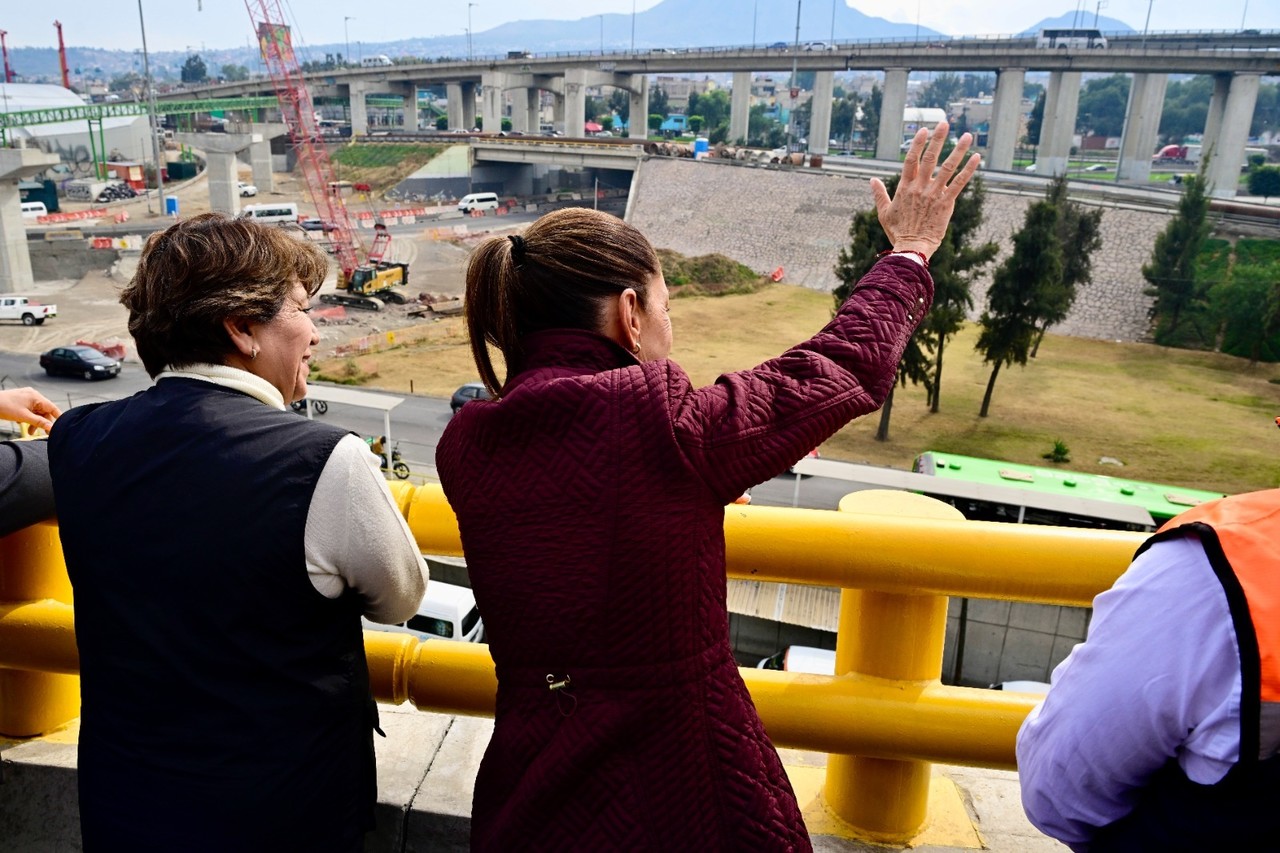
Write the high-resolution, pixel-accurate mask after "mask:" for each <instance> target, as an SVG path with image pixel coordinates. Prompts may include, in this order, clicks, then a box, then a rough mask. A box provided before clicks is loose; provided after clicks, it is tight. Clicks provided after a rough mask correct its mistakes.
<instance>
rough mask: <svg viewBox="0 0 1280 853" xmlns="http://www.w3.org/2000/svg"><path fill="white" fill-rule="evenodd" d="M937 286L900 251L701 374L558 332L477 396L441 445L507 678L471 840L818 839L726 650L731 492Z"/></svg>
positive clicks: (777, 459) (680, 843)
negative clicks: (753, 350) (781, 331)
mask: <svg viewBox="0 0 1280 853" xmlns="http://www.w3.org/2000/svg"><path fill="white" fill-rule="evenodd" d="M932 295H933V284H932V280H931V279H930V278H929V276H928V273H926V272H925V270H924V268H923V267H921V266H920V265H918V264H916V263H915V262H914V261H911V260H909V259H907V258H903V257H890V258H887V259H885V260H882V261H880V262H879V263H878V264H877V265H876V266H875V268H874V269H872V270H871V271H870V272H869V273H868V274H867V276H866V277H865V278H864V279H863V280H862V281H861V282H860V283H859V285H858V288H857V290H856V291H855V292H854V293H853V295H852V296H851V297H850V298H849V299H848V300H847V301H846V302H845V304H844V306H843V307H842V308H841V309H840V311H839V313H838V315H837V316H836V317H835V319H833V320H832V321H831V323H830V324H829V325H828V326H827V327H826V328H825V329H823V330H822V332H820V333H819V334H818V335H817V336H815V337H814V338H812V339H811V340H809V341H806V342H805V343H803V344H801V345H800V346H797V347H794V348H792V349H791V350H788V351H787V352H786V353H784V354H783V355H782V356H781V357H779V358H775V359H773V360H771V361H767V362H765V363H764V364H762V365H760V366H759V367H756V368H754V369H752V370H745V371H742V372H740V373H732V374H728V375H726V376H722V377H720V379H719V380H718V381H717V382H716V383H715V384H714V385H712V386H710V387H706V388H694V387H692V386H691V385H690V382H689V378H688V377H687V376H686V375H685V373H684V372H683V371H682V370H681V369H680V368H679V367H678V366H677V365H676V364H674V363H673V362H671V361H653V362H647V363H644V364H639V363H637V362H636V360H635V358H634V357H633V356H632V355H631V354H630V353H628V352H627V351H626V350H625V349H623V348H622V347H619V346H617V345H616V344H614V343H613V342H612V341H610V340H608V339H606V338H604V337H601V336H600V335H596V334H592V333H589V332H583V331H574V330H553V331H545V332H539V333H536V334H534V335H531V336H530V337H529V338H528V339H527V340H526V341H525V350H526V358H525V361H524V363H523V364H522V365H520V366H519V367H518V369H517V370H515V371H514V372H513V376H512V378H511V379H510V381H509V382H508V383H507V385H506V387H505V388H504V389H503V393H502V398H501V400H499V401H492V402H485V401H477V402H472V403H468V404H467V405H466V406H465V407H463V408H462V410H461V411H460V412H459V413H458V415H457V416H456V417H455V418H454V419H453V421H452V422H451V423H450V424H449V426H448V428H447V429H446V430H445V432H444V436H443V438H442V439H441V441H440V444H439V447H438V449H437V452H436V464H437V466H438V468H439V472H440V481H441V483H442V484H443V485H444V490H445V494H446V495H447V496H448V499H449V503H450V504H451V505H452V506H453V509H454V510H455V511H456V512H457V515H458V522H459V525H460V527H461V531H462V543H463V548H464V550H465V552H466V556H467V565H468V568H469V569H470V573H471V582H472V585H473V586H474V588H475V595H476V600H477V602H478V603H479V606H480V612H481V613H482V614H483V615H484V621H485V625H486V627H487V630H488V637H489V642H490V651H491V652H492V654H493V658H494V661H495V662H496V663H497V670H498V685H499V686H498V700H497V722H496V726H495V728H494V733H493V739H492V741H491V742H490V744H489V748H488V751H487V752H486V753H485V756H484V760H483V762H482V763H481V766H480V771H479V774H478V775H477V777H476V790H475V800H474V803H473V808H472V830H471V840H472V847H473V849H476V850H530V849H537V850H550V849H554V850H592V851H600V850H661V849H680V850H684V849H690V850H702V851H716V850H751V851H765V850H808V849H810V844H809V839H808V835H807V833H806V831H805V827H804V821H803V819H802V818H801V816H800V810H799V808H798V807H797V805H796V799H795V795H794V794H793V793H792V790H791V785H790V783H789V782H788V781H787V777H786V774H785V773H784V771H783V769H782V765H781V762H780V761H779V759H778V755H777V753H776V752H775V751H774V748H773V745H772V744H771V743H770V742H769V739H768V737H767V736H766V735H765V732H764V728H763V726H762V725H761V723H760V718H759V717H758V715H757V714H756V710H755V706H754V705H753V704H752V702H751V697H750V695H749V694H748V693H747V690H746V687H745V686H744V685H743V682H742V678H741V676H740V675H739V674H738V670H737V667H736V666H735V664H734V661H733V658H732V656H731V654H730V648H729V630H728V615H727V610H726V607H725V556H724V507H725V504H727V503H728V502H730V501H732V500H733V499H734V498H736V497H737V496H738V495H741V494H742V492H743V490H744V489H747V488H748V487H750V486H753V485H755V484H757V483H760V482H762V481H763V480H766V479H768V478H770V477H773V476H776V475H777V474H780V473H782V472H783V471H785V470H786V469H787V467H788V466H789V465H791V464H792V463H794V462H795V461H796V460H797V459H799V458H800V457H801V456H803V455H804V454H805V453H806V452H807V451H809V450H810V449H811V448H813V447H816V446H817V445H818V444H819V443H821V442H822V441H823V440H824V439H826V438H827V437H828V436H830V435H831V434H832V433H834V432H835V431H836V430H838V429H839V428H840V427H842V426H843V425H844V424H845V423H847V422H848V421H849V420H850V419H852V418H854V417H857V416H858V415H862V414H866V413H868V412H871V411H873V410H875V409H876V408H877V407H878V406H880V404H881V403H882V402H883V401H884V399H885V397H886V396H887V394H888V393H889V390H890V388H891V387H892V383H893V382H894V379H895V372H896V368H897V364H898V359H899V358H900V356H901V354H902V350H903V347H904V346H905V343H906V340H907V338H908V336H909V335H910V333H911V332H912V330H913V329H914V328H915V326H916V324H917V323H918V322H919V320H920V317H921V315H922V314H923V312H924V311H925V310H926V309H927V308H928V304H929V302H930V300H931V299H932ZM561 682H563V687H559V688H556V689H553V688H554V687H555V685H556V684H559V683H561Z"/></svg>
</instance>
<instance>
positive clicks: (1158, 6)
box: [0, 0, 1280, 50]
mask: <svg viewBox="0 0 1280 853" xmlns="http://www.w3.org/2000/svg"><path fill="white" fill-rule="evenodd" d="M800 2H805V3H806V4H808V3H816V4H820V5H825V4H827V3H828V2H830V0H800ZM835 2H845V0H835ZM753 3H758V4H760V6H763V5H764V4H767V3H774V4H779V5H782V6H784V7H786V8H788V9H791V8H794V4H793V3H792V0H724V6H725V7H727V8H728V7H732V6H739V7H741V8H742V9H743V10H744V12H749V11H750V10H751V8H752V4H753ZM137 5H138V4H137V3H136V2H126V3H119V2H116V3H104V2H103V0H49V2H47V3H43V2H28V0H0V29H4V30H7V31H8V36H7V40H8V44H9V46H10V47H56V46H57V36H56V33H55V31H54V28H53V21H54V20H55V19H57V20H60V21H62V25H63V38H64V39H65V40H66V42H67V44H68V45H75V46H83V47H106V48H117V49H122V50H134V49H136V48H140V47H141V46H142V39H141V35H140V29H139V26H138V19H137V14H136V9H137ZM253 5H254V6H255V7H256V6H257V5H258V4H257V3H256V2H254V3H253ZM282 5H283V6H284V8H285V9H286V10H292V17H293V23H294V24H295V29H297V30H298V31H299V32H300V35H301V37H302V43H304V44H315V45H320V44H341V43H342V42H343V41H344V40H349V41H350V42H352V43H355V42H359V41H378V42H381V41H394V40H396V39H398V38H407V37H410V36H441V35H444V36H459V35H462V34H463V33H464V31H465V30H466V27H467V13H468V8H469V7H470V9H469V11H470V13H471V28H472V31H473V32H474V33H481V32H484V31H485V30H488V29H491V28H492V27H495V26H497V25H499V24H503V23H507V22H509V21H517V20H530V19H551V20H577V19H580V18H586V17H593V16H595V15H597V14H600V13H611V12H612V13H617V14H623V15H630V14H631V13H632V11H633V10H634V11H635V12H637V13H638V12H643V11H645V10H646V9H649V8H652V7H653V6H656V5H657V2H655V0H476V2H473V3H469V2H468V0H430V2H426V3H409V2H405V0H285V2H284V3H283V4H282ZM849 5H851V6H853V7H854V8H856V9H858V10H859V11H860V12H862V13H863V14H865V15H872V16H876V17H881V18H886V19H888V20H890V21H895V22H898V23H913V24H914V23H917V22H918V23H920V24H921V25H923V26H926V27H932V28H933V29H936V30H938V31H940V32H944V33H948V34H950V35H977V34H988V33H990V34H996V33H1014V32H1018V31H1020V30H1023V29H1025V28H1026V27H1028V26H1030V25H1031V24H1034V23H1036V22H1037V21H1039V20H1041V19H1043V18H1045V17H1047V16H1049V15H1052V14H1058V13H1059V12H1070V11H1073V10H1075V9H1077V8H1078V9H1080V10H1081V11H1082V12H1083V13H1084V14H1083V17H1084V18H1087V19H1088V21H1090V22H1092V19H1093V13H1094V12H1095V10H1096V9H1097V7H1098V0H1057V2H1055V0H1048V2H1045V3H1030V2H1026V0H916V2H915V3H912V2H911V0H857V2H852V3H850V4H849ZM142 8H143V13H144V16H145V19H146V27H147V47H148V48H149V49H151V50H185V49H186V48H187V47H200V46H204V47H207V48H231V47H239V46H243V45H245V44H246V43H247V40H248V38H249V36H250V34H251V32H252V28H251V26H250V23H249V14H248V12H247V11H246V10H245V3H244V0H142ZM1101 8H1102V14H1103V15H1104V16H1109V17H1112V18H1117V19H1119V20H1121V21H1124V22H1125V23H1127V24H1129V25H1130V26H1131V27H1133V28H1134V29H1136V30H1141V29H1142V28H1143V24H1144V22H1145V20H1146V17H1147V12H1148V9H1150V13H1151V29H1152V30H1201V29H1204V30H1215V29H1216V30H1224V29H1239V28H1241V26H1242V24H1243V26H1244V27H1248V28H1252V29H1280V2H1277V0H1220V2H1206V0H1102V4H1101ZM346 18H350V20H345V19H346ZM917 19H918V20H917ZM344 25H345V27H346V32H344ZM530 48H531V49H536V46H535V45H530Z"/></svg>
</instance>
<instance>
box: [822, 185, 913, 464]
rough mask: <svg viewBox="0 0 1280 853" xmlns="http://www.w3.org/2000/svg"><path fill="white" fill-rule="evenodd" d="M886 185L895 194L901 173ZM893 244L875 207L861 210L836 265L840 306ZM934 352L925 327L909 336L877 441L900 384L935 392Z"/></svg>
mask: <svg viewBox="0 0 1280 853" xmlns="http://www.w3.org/2000/svg"><path fill="white" fill-rule="evenodd" d="M885 188H886V189H888V190H889V194H890V196H892V195H893V193H894V192H896V191H897V189H898V176H897V175H895V176H893V177H892V178H890V179H889V180H887V181H885ZM891 248H893V246H892V245H891V244H890V243H889V237H888V235H886V234H885V233H884V228H882V227H881V226H880V219H879V217H877V216H876V212H875V209H874V208H872V209H871V210H863V211H859V212H858V213H856V214H855V215H854V217H853V222H851V223H850V224H849V245H848V246H846V247H845V248H842V249H841V250H840V255H839V259H838V260H837V261H836V266H835V274H836V278H838V279H840V281H841V284H839V285H838V286H837V287H836V289H835V291H834V293H833V296H834V297H835V301H836V307H837V308H839V307H840V305H841V304H842V303H843V302H844V301H845V300H846V299H848V298H849V294H850V293H852V292H853V287H854V285H855V284H856V283H857V282H858V280H859V279H861V278H862V277H863V276H864V275H866V274H867V271H868V270H870V269H871V267H873V266H875V263H876V260H878V259H879V256H880V253H881V252H883V251H884V250H885V249H891ZM931 352H932V341H931V340H930V339H929V336H928V334H927V333H925V332H924V331H923V329H922V328H921V329H916V331H915V334H913V335H912V336H911V337H910V338H909V339H908V340H907V347H906V349H904V350H903V351H902V359H901V360H900V361H899V362H898V375H897V381H896V382H895V383H894V387H893V388H892V389H890V391H889V396H888V397H886V398H885V401H884V405H883V406H881V407H880V423H879V425H878V426H877V427H876V441H888V440H889V419H890V417H892V415H893V396H894V391H896V390H897V387H898V385H901V386H902V387H903V388H905V387H907V383H911V384H912V385H920V384H923V385H924V387H925V391H926V393H930V394H931V393H932V386H931V384H930V383H931V381H932V380H931V378H930V376H929V354H930V353H931Z"/></svg>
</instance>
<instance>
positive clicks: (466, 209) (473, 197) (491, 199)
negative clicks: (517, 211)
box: [458, 193, 498, 213]
mask: <svg viewBox="0 0 1280 853" xmlns="http://www.w3.org/2000/svg"><path fill="white" fill-rule="evenodd" d="M497 209H498V194H497V193H471V194H470V195H464V196H463V197H462V200H461V201H459V202H458V210H460V211H462V212H463V213H470V212H471V211H473V210H497Z"/></svg>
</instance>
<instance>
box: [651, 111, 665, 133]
mask: <svg viewBox="0 0 1280 853" xmlns="http://www.w3.org/2000/svg"><path fill="white" fill-rule="evenodd" d="M663 121H664V119H663V117H662V116H660V115H658V114H657V113H649V129H650V130H652V131H654V132H656V131H657V130H658V128H660V127H662V122H663Z"/></svg>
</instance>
